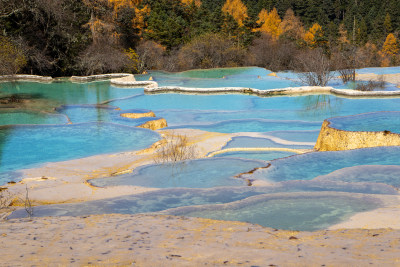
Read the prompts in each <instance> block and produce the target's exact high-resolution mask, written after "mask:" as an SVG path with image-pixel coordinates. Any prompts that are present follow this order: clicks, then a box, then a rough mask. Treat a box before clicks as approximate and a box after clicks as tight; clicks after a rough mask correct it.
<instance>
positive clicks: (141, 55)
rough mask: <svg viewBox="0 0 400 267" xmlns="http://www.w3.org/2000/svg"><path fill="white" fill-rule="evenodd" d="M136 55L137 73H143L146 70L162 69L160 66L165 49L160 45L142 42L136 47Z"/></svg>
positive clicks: (152, 42)
mask: <svg viewBox="0 0 400 267" xmlns="http://www.w3.org/2000/svg"><path fill="white" fill-rule="evenodd" d="M136 53H137V55H138V59H139V65H138V66H139V67H138V71H139V73H143V72H144V71H147V70H153V69H156V70H157V69H162V68H163V65H162V64H163V59H164V58H163V56H164V53H165V47H163V46H162V45H160V44H158V43H156V42H154V41H148V40H147V41H145V40H142V41H140V43H139V44H138V46H137V47H136Z"/></svg>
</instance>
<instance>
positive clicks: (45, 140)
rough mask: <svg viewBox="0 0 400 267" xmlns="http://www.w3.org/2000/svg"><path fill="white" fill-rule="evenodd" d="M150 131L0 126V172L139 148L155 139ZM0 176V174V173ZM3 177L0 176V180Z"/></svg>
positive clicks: (105, 126) (78, 126)
mask: <svg viewBox="0 0 400 267" xmlns="http://www.w3.org/2000/svg"><path fill="white" fill-rule="evenodd" d="M159 138H160V137H159V135H158V134H157V133H155V132H153V131H150V130H146V129H140V128H134V127H127V126H122V125H117V124H111V123H82V124H73V125H57V126H40V125H35V126H34V125H31V126H2V127H0V143H1V146H0V152H1V158H0V162H1V165H0V173H2V172H7V171H15V170H18V169H25V168H31V167H34V166H38V164H42V163H46V162H55V161H64V160H70V159H76V158H83V157H88V156H93V155H97V154H105V153H113V152H120V151H129V150H139V149H143V148H146V147H148V146H150V145H151V144H153V143H154V142H156V141H157V140H159ZM0 177H1V174H0ZM5 182H7V181H6V180H4V179H2V178H0V183H5Z"/></svg>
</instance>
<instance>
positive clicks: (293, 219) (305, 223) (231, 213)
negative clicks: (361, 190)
mask: <svg viewBox="0 0 400 267" xmlns="http://www.w3.org/2000/svg"><path fill="white" fill-rule="evenodd" d="M379 206H380V203H379V200H378V199H374V198H371V197H354V196H352V195H347V194H346V195H342V194H329V193H316V194H315V193H307V194H276V195H275V194H269V195H261V196H255V197H250V198H247V199H245V200H242V201H237V202H233V203H228V204H224V205H206V206H202V207H182V208H176V209H172V210H166V211H165V212H163V213H164V214H171V215H178V216H182V215H185V216H190V217H203V218H210V219H216V220H230V221H232V220H234V221H245V222H250V223H256V224H259V225H263V226H268V227H273V228H279V229H287V230H302V231H315V230H319V229H324V228H327V227H329V226H331V225H332V224H335V223H339V222H341V221H343V220H345V219H348V218H349V217H350V216H351V215H353V214H354V213H356V212H365V211H369V210H373V209H375V208H378V207H379Z"/></svg>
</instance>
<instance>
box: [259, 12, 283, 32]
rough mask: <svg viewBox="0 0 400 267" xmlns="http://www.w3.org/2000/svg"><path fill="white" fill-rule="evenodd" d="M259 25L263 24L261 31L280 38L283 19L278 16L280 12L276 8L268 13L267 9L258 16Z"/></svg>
mask: <svg viewBox="0 0 400 267" xmlns="http://www.w3.org/2000/svg"><path fill="white" fill-rule="evenodd" d="M258 18H259V19H258V21H257V23H258V24H261V27H260V31H261V32H264V33H266V34H269V35H271V36H272V37H273V38H275V39H277V38H279V35H281V33H282V29H281V27H280V25H281V22H282V20H281V18H280V17H279V15H278V11H277V10H276V8H274V9H273V10H272V11H271V12H269V13H268V11H266V10H265V9H262V10H261V12H260V14H259V15H258Z"/></svg>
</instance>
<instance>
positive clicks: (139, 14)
mask: <svg viewBox="0 0 400 267" xmlns="http://www.w3.org/2000/svg"><path fill="white" fill-rule="evenodd" d="M148 15H150V7H149V6H147V5H145V6H144V7H143V8H138V7H135V17H134V18H133V20H132V26H133V27H134V28H135V29H137V30H138V34H139V36H142V34H143V31H144V29H145V28H146V27H147V23H146V21H145V17H146V16H148Z"/></svg>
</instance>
